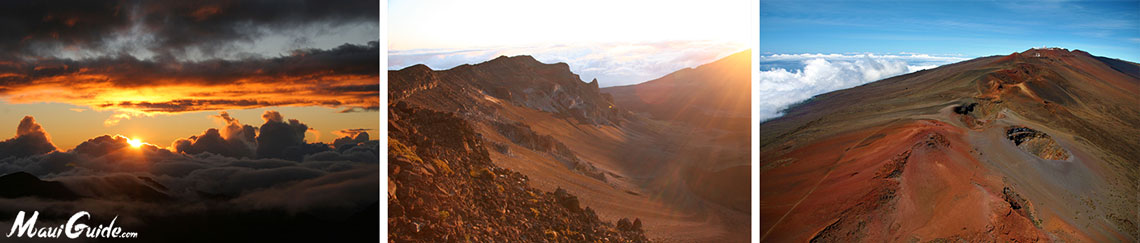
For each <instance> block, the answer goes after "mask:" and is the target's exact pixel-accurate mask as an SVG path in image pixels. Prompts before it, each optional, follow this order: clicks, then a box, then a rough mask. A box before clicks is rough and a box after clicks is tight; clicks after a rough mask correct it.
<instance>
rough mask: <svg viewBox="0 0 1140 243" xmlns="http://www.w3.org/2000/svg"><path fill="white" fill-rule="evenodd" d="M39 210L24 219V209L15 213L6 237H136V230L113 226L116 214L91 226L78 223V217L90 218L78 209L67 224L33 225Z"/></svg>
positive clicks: (116, 218)
mask: <svg viewBox="0 0 1140 243" xmlns="http://www.w3.org/2000/svg"><path fill="white" fill-rule="evenodd" d="M39 216H40V212H39V211H34V212H32V217H31V218H28V220H27V221H25V220H24V211H20V213H19V214H16V221H15V222H12V230H11V231H8V235H7V237H9V238H11V237H12V236H13V235H15V236H16V237H28V238H59V237H60V236H61V235H62V236H66V237H67V238H70V239H76V238H79V237H87V238H137V237H138V236H139V233H138V232H123V229H122V228H119V227H115V220H118V219H119V216H118V215H116V216H115V218H113V219H111V224H110V225H107V226H103V225H102V224H100V225H98V226H95V227H91V226H88V225H87V224H83V223H79V222H78V221H79V220H80V218H86V219H88V220H89V219H91V214H90V213H87V211H79V212H78V213H75V214H74V215H71V219H69V220H67V224H62V225H59V226H56V227H39V228H37V227H35V225H36V218H39Z"/></svg>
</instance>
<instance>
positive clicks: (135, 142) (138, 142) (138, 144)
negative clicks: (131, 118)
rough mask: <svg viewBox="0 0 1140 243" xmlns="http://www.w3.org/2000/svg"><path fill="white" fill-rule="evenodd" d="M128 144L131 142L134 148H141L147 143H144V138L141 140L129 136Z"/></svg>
mask: <svg viewBox="0 0 1140 243" xmlns="http://www.w3.org/2000/svg"><path fill="white" fill-rule="evenodd" d="M127 144H130V145H131V147H133V148H139V147H142V146H143V144H146V143H143V142H142V140H139V139H138V138H127Z"/></svg>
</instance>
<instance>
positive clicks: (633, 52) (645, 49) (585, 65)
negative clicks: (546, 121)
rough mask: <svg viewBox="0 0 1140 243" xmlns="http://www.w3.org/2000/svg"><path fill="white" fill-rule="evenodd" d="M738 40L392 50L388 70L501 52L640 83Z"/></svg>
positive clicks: (470, 60)
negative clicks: (559, 63)
mask: <svg viewBox="0 0 1140 243" xmlns="http://www.w3.org/2000/svg"><path fill="white" fill-rule="evenodd" d="M746 48H747V46H745V45H740V44H736V43H732V42H715V41H669V42H655V43H591V44H572V45H552V46H529V47H495V48H483V49H456V50H452V49H426V50H425V49H416V50H391V51H389V52H388V70H399V69H402V68H405V67H409V66H412V65H416V64H425V65H427V66H428V67H431V68H432V69H434V70H444V69H450V68H453V67H455V66H459V65H462V64H476V63H482V62H486V61H489V60H491V59H494V58H495V57H498V56H517V55H530V56H533V57H534V58H535V59H537V60H539V61H541V62H543V63H556V62H564V63H567V64H569V65H570V71H572V72H574V73H576V74H578V75H579V76H581V77H582V79H583V80H585V81H589V80H593V79H595V78H597V79H598V83H599V85H600V86H601V87H609V86H618V85H628V84H637V83H641V82H645V81H649V80H653V79H656V78H660V77H662V76H665V75H666V74H669V73H672V72H674V71H677V70H680V69H683V68H690V67H697V66H700V65H702V64H706V63H709V62H713V61H716V60H717V59H719V58H722V57H725V56H728V55H731V54H733V53H736V52H739V51H742V50H744V49H746Z"/></svg>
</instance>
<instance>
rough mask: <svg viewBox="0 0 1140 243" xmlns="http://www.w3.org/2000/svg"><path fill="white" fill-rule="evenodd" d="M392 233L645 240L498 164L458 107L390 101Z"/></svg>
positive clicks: (435, 238) (406, 237) (406, 238)
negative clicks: (426, 106)
mask: <svg viewBox="0 0 1140 243" xmlns="http://www.w3.org/2000/svg"><path fill="white" fill-rule="evenodd" d="M388 130H389V135H388V136H389V137H388V143H389V147H388V150H389V152H388V160H389V166H388V174H389V182H388V194H389V199H388V215H389V218H388V219H387V220H388V237H389V239H392V240H395V241H398V242H453V241H455V242H467V241H469V242H536V241H551V242H598V241H602V242H645V241H647V239H646V237H645V235H644V233H643V232H641V231H640V230H623V229H619V228H617V227H615V226H614V225H613V224H612V223H609V222H604V221H601V220H600V219H598V216H597V214H596V213H595V212H594V210H593V209H591V208H589V207H586V208H581V207H580V204H579V202H578V199H577V197H575V196H573V195H570V194H569V193H567V192H565V191H563V190H557V191H555V192H553V193H552V192H542V191H539V190H537V189H534V188H532V187H530V186H529V185H528V184H529V183H528V181H529V179H528V178H527V176H525V175H522V174H519V173H518V172H514V171H511V170H507V169H504V168H500V167H497V166H495V164H494V163H492V161H491V159H490V156H489V154H488V152H487V149H486V146H487V142H486V141H485V140H484V139H483V138H482V136H481V135H479V134H477V133H475V131H474V128H473V127H472V125H471V123H470V122H468V121H467V120H464V119H462V118H460V117H458V116H456V115H454V114H450V113H444V112H438V111H432V110H428V109H423V108H417V107H410V106H409V105H408V104H406V103H404V102H398V103H397V104H394V105H392V106H389V121H388Z"/></svg>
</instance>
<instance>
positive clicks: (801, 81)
mask: <svg viewBox="0 0 1140 243" xmlns="http://www.w3.org/2000/svg"><path fill="white" fill-rule="evenodd" d="M962 60H966V58H962V57H948V56H932V55H927V54H915V53H906V54H903V55H876V54H857V55H847V54H773V55H765V56H761V57H760V63H761V64H765V63H775V62H792V63H796V65H797V67H799V68H771V69H769V70H763V71H760V75H759V79H760V86H759V93H758V94H757V95H758V96H759V100H760V108H759V109H760V120H761V121H764V120H768V119H772V118H776V117H779V116H781V115H783V114H782V113H781V112H780V111H781V110H783V109H785V108H787V106H788V105H791V104H795V103H797V102H800V101H803V100H806V99H808V98H811V97H813V96H815V95H819V94H823V93H827V92H831V91H835V90H840V89H847V88H851V87H855V86H859V85H862V84H865V83H868V82H872V81H877V80H881V79H885V78H890V77H894V76H897V75H901V74H907V73H911V72H915V71H919V70H923V69H931V68H935V67H938V66H940V65H944V64H948V63H953V62H958V61H962Z"/></svg>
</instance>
